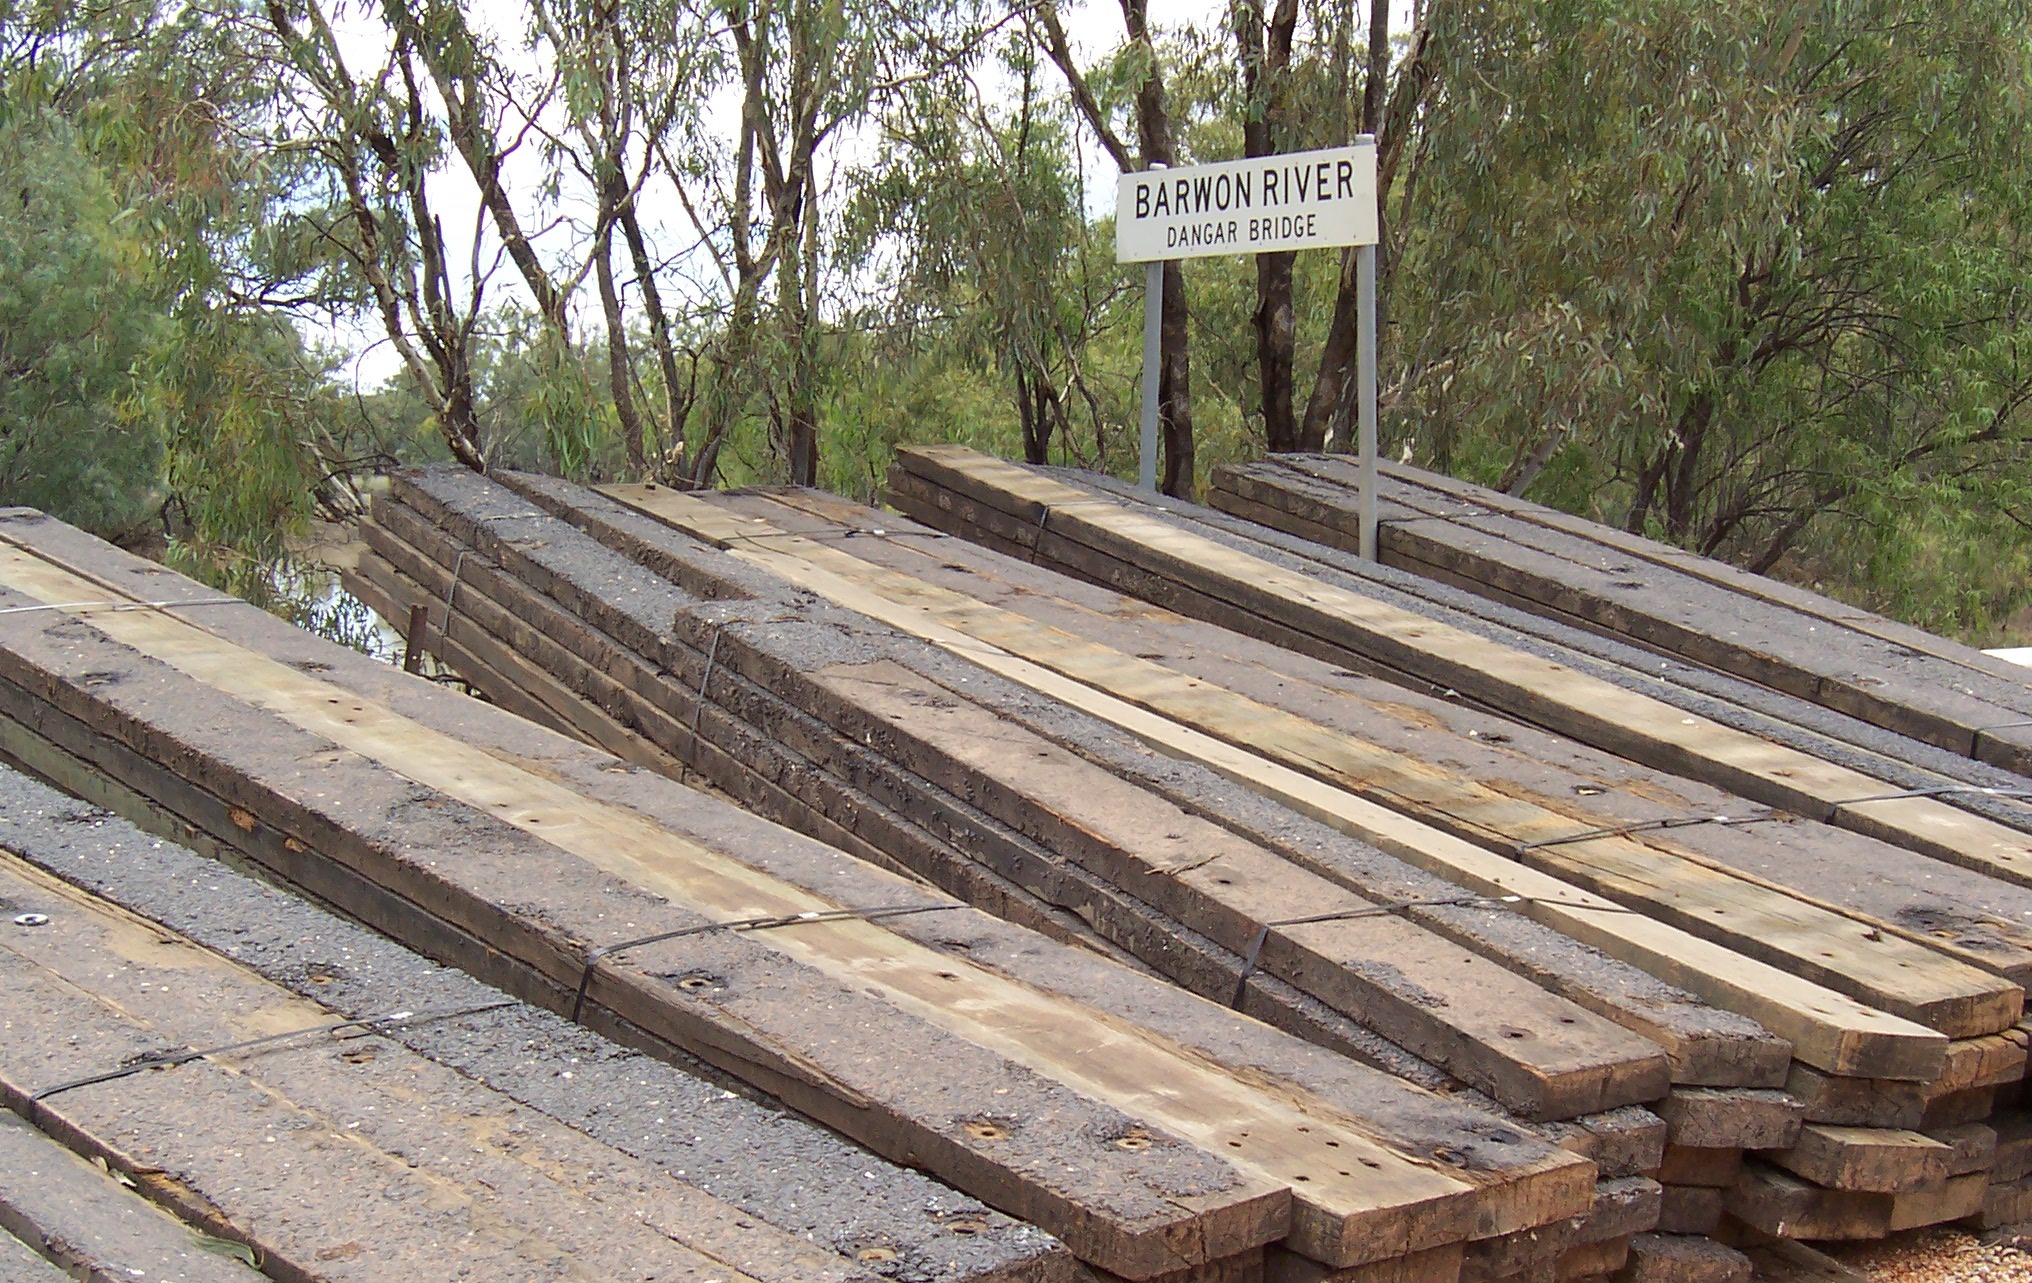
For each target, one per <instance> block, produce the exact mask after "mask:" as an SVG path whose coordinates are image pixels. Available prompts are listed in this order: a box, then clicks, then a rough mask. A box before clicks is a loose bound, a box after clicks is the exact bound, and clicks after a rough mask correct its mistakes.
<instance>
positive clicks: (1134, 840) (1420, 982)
mask: <svg viewBox="0 0 2032 1283" xmlns="http://www.w3.org/2000/svg"><path fill="white" fill-rule="evenodd" d="M813 676H814V679H815V680H817V681H818V682H820V683H821V684H822V685H824V686H825V687H826V688H827V689H829V690H832V691H833V692H835V693H836V694H838V695H840V696H841V697H842V698H844V699H846V700H848V701H850V702H851V703H853V704H854V705H855V706H857V707H860V708H864V709H866V710H868V711H869V712H870V713H871V714H873V715H875V716H878V717H886V718H888V719H889V720H891V721H892V722H894V723H895V724H896V730H897V733H898V734H899V735H908V736H910V737H912V738H913V739H916V740H918V741H920V742H922V743H923V744H925V745H926V746H928V747H929V748H931V749H932V750H934V751H936V752H938V753H940V754H943V755H945V756H946V757H948V758H949V759H950V760H952V761H954V762H956V763H961V764H963V765H965V766H968V767H970V768H972V769H974V770H977V771H979V772H980V773H981V774H982V776H983V777H985V778H988V779H1012V778H1015V779H1024V780H1029V781H1034V788H1035V790H1036V793H1037V795H1038V796H1040V797H1051V798H1057V799H1060V800H1059V801H1057V802H1055V803H1054V804H1053V805H1054V808H1055V811H1056V818H1057V819H1058V820H1059V821H1060V822H1062V823H1063V824H1065V825H1066V826H1067V827H1068V829H1069V830H1071V832H1072V833H1073V834H1076V835H1077V837H1078V838H1079V839H1080V840H1079V841H1078V842H1077V843H1075V842H1073V841H1063V842H1058V843H1055V844H1054V845H1055V846H1056V847H1057V849H1059V850H1061V851H1062V852H1063V853H1064V854H1066V855H1067V856H1068V858H1075V859H1085V860H1097V859H1098V858H1100V856H1099V853H1100V852H1118V853H1119V854H1120V860H1119V863H1117V864H1110V865H1109V866H1108V867H1106V868H1103V869H1100V870H1097V871H1098V872H1100V873H1102V875H1103V876H1104V877H1106V878H1107V880H1108V881H1110V882H1111V883H1113V884H1115V885H1118V886H1121V887H1123V888H1125V889H1127V890H1130V891H1131V892H1132V893H1133V894H1135V895H1137V897H1138V898H1140V899H1142V900H1144V901H1146V902H1148V903H1152V904H1155V905H1157V906H1158V907H1159V908H1160V909H1163V910H1165V911H1166V912H1169V913H1171V914H1172V915H1173V916H1175V917H1177V918H1179V919H1180V920H1181V921H1183V922H1185V924H1186V925H1187V926H1190V927H1192V928H1193V929H1195V930H1197V931H1199V932H1201V933H1202V934H1205V935H1207V936H1209V937H1210V938H1212V939H1213V940H1214V941H1216V942H1217V943H1220V944H1222V945H1225V946H1226V947H1227V948H1229V949H1232V950H1234V951H1235V952H1237V953H1241V954H1244V955H1245V956H1250V955H1253V956H1255V957H1256V958H1257V959H1258V965H1260V966H1261V967H1262V968H1263V969H1265V970H1267V971H1270V972H1272V973H1273V974H1276V975H1278V976H1280V977H1282V978H1284V979H1285V980H1287V981H1289V982H1291V983H1292V984H1295V985H1297V986H1298V987H1299V988H1301V989H1303V990H1305V991H1307V992H1309V993H1311V994H1312V995H1313V996H1315V997H1317V998H1319V999H1320V1000H1321V1001H1322V1002H1325V1003H1327V1004H1328V1005H1329V1006H1332V1007H1334V1008H1335V1009H1337V1010H1340V1011H1343V1012H1347V1013H1348V1014H1350V1015H1354V1016H1357V1017H1360V1018H1361V1019H1362V1021H1363V1023H1364V1024H1367V1025H1369V1027H1371V1028H1373V1029H1375V1030H1377V1032H1379V1033H1382V1034H1383V1035H1384V1036H1386V1037H1388V1038H1390V1039H1391V1040H1392V1041H1393V1042H1395V1043H1397V1044H1398V1045H1399V1046H1402V1047H1404V1048H1405V1049H1407V1050H1409V1051H1411V1052H1412V1053H1414V1054H1415V1055H1418V1056H1421V1057H1424V1058H1425V1059H1427V1060H1430V1061H1432V1062H1433V1063H1434V1064H1437V1065H1439V1066H1441V1067H1442V1068H1445V1069H1447V1070H1448V1071H1449V1072H1451V1073H1453V1074H1455V1075H1456V1076H1457V1077H1460V1078H1462V1079H1463V1080H1465V1081H1467V1082H1470V1083H1473V1084H1474V1085H1475V1086H1477V1087H1479V1088H1481V1089H1482V1090H1483V1091H1485V1092H1487V1093H1488V1094H1489V1095H1491V1096H1493V1097H1494V1098H1495V1099H1497V1100H1498V1101H1500V1102H1501V1103H1502V1104H1504V1105H1505V1106H1507V1107H1509V1108H1511V1109H1513V1110H1516V1111H1518V1112H1519V1113H1520V1114H1521V1115H1522V1116H1523V1117H1525V1118H1528V1119H1533V1120H1542V1119H1547V1118H1573V1117H1578V1116H1580V1115H1581V1114H1587V1113H1596V1112H1599V1111H1601V1110H1604V1109H1614V1108H1617V1107H1619V1106H1622V1105H1628V1104H1637V1103H1641V1102H1643V1101H1648V1100H1656V1099H1657V1098H1658V1097H1659V1096H1660V1095H1662V1094H1664V1092H1665V1090H1666V1087H1667V1086H1668V1084H1669V1078H1668V1075H1667V1070H1666V1064H1665V1058H1664V1055H1663V1054H1662V1053H1661V1052H1660V1051H1659V1050H1658V1048H1657V1047H1656V1045H1655V1044H1653V1043H1651V1042H1649V1041H1647V1040H1645V1039H1642V1038H1639V1037H1637V1036H1636V1035H1633V1034H1631V1033H1629V1032H1628V1031H1626V1030H1623V1029H1621V1028H1619V1027H1617V1026H1616V1025H1613V1024H1610V1023H1609V1022H1608V1021H1607V1020H1604V1019H1602V1018H1601V1017H1599V1016H1596V1015H1593V1014H1592V1013H1590V1012H1588V1011H1585V1010H1583V1009H1582V1008H1580V1007H1577V1006H1575V1005H1574V1004H1572V1003H1570V1002H1567V1001H1566V1000H1564V999H1562V998H1558V997H1556V996H1554V995H1552V994H1549V993H1546V992H1545V991H1544V990H1542V989H1539V988H1538V987H1537V986H1535V985H1533V984H1531V983H1530V982H1529V981H1527V980H1524V979H1523V978H1522V977H1519V976H1516V975H1513V974H1511V973H1510V972H1508V971H1506V970H1504V969H1503V968H1501V967H1499V966H1497V965H1496V964H1495V963H1493V962H1490V961H1488V960H1487V959H1485V958H1482V957H1479V956H1477V955H1475V954H1470V953H1467V952H1466V951H1465V950H1463V949H1462V948H1461V947H1460V946H1459V945H1455V944H1451V943H1448V942H1445V941H1442V940H1441V939H1440V938H1439V937H1437V936H1434V935H1432V934H1431V933H1430V932H1427V931H1425V930H1424V929H1422V928H1420V927H1418V926H1417V925H1415V924H1413V923H1410V922H1405V921H1402V920H1399V919H1397V918H1394V917H1392V916H1389V915H1387V914H1386V915H1383V916H1374V915H1375V914H1376V906H1375V905H1374V903H1373V902H1371V901H1368V900H1364V899H1362V898H1361V897H1359V896H1356V895H1354V894H1353V893H1352V892H1349V891H1347V890H1345V889H1344V888H1342V887H1339V886H1336V885H1334V884H1332V883H1330V882H1328V881H1326V880H1325V879H1324V878H1320V877H1318V876H1316V875H1314V874H1311V873H1308V872H1306V871H1305V870H1303V869H1301V868H1299V867H1297V866H1296V865H1294V864H1292V863H1290V862H1289V861H1286V860H1282V859H1280V858H1278V857H1276V856H1275V855H1273V854H1271V853H1270V852H1267V851H1265V850H1263V849H1262V848H1261V847H1258V846H1256V845H1255V844H1253V843H1250V842H1247V841H1245V840H1243V839H1242V838H1239V837H1237V836H1236V835H1234V834H1232V833H1230V832H1228V831H1227V830H1226V829H1223V828H1221V827H1219V826H1218V825H1215V824H1213V823H1210V822H1209V821H1207V820H1204V819H1201V818H1200V817H1198V816H1196V815H1193V814H1191V813H1189V812H1187V811H1184V810H1181V809H1179V808H1176V807H1173V806H1170V805H1169V804H1167V803H1164V802H1162V801H1161V800H1158V799H1153V798H1151V797H1150V796H1149V795H1148V794H1147V793H1144V792H1143V791H1142V790H1140V789H1138V788H1137V787H1136V786H1134V785H1133V784H1130V783H1127V782H1125V781H1122V780H1119V779H1116V778H1115V777H1114V776H1112V775H1110V774H1109V773H1108V772H1106V771H1104V770H1102V769H1101V768H1100V767H1098V766H1095V765H1094V764H1093V763H1091V762H1089V761H1087V760H1086V759H1085V758H1083V757H1080V756H1078V755H1077V754H1075V753H1072V752H1070V751H1068V750H1066V749H1064V748H1061V747H1060V746H1058V745H1056V744H1053V743H1051V742H1050V741H1048V740H1045V739H1043V738H1042V737H1040V736H1037V735H1034V734H1031V733H1030V732H1028V731H1025V730H1023V729H1022V728H1020V727H1017V726H1014V725H1012V724H1010V723H1008V722H1006V721H1004V720H1002V719H1001V718H998V717H996V716H995V715H994V714H993V713H991V712H990V711H988V710H986V709H983V708H981V707H979V706H977V705H973V704H968V703H965V702H963V701H962V700H961V699H960V698H959V697H957V696H956V695H955V694H953V693H949V692H947V691H946V690H945V689H944V688H942V687H939V686H937V685H935V684H933V683H931V682H930V681H928V680H926V679H924V678H922V677H919V676H918V675H917V674H915V673H912V672H910V671H908V670H906V669H904V668H902V667H901V666H900V665H896V664H890V663H878V664H872V665H838V666H835V667H833V668H829V669H826V670H824V671H822V672H819V673H816V674H814V675H813ZM1350 912H1352V913H1368V914H1370V915H1371V916H1368V917H1360V918H1355V919H1351V920H1347V921H1331V920H1322V921H1314V922H1293V923H1288V924H1284V925H1273V924H1276V923H1279V922H1280V921H1281V920H1283V919H1287V918H1292V917H1313V916H1319V917H1324V915H1328V914H1333V913H1350ZM1371 975H1373V976H1376V977H1378V978H1379V979H1380V980H1382V981H1383V982H1384V983H1380V984H1376V983H1370V982H1368V981H1366V980H1365V979H1364V977H1366V976H1371ZM1442 994H1443V995H1444V998H1443V999H1442V1000H1440V1001H1433V998H1434V996H1435V995H1442Z"/></svg>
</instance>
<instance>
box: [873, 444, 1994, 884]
mask: <svg viewBox="0 0 2032 1283" xmlns="http://www.w3.org/2000/svg"><path fill="white" fill-rule="evenodd" d="M899 458H900V459H902V460H904V466H906V467H913V468H914V467H918V466H920V465H919V462H918V461H920V460H921V461H922V463H923V464H924V465H928V469H929V470H935V471H938V472H940V473H941V474H958V475H960V476H963V477H966V478H968V479H970V480H971V481H973V482H974V483H975V484H976V485H977V486H979V487H985V488H988V489H991V490H994V491H997V492H999V493H1001V494H1005V495H1007V496H1008V497H1009V501H1010V503H1011V504H1013V505H1015V506H1017V507H1023V508H1026V509H1027V510H1028V511H1029V514H1030V516H1031V519H1032V520H1036V519H1037V516H1038V514H1039V513H1047V514H1048V516H1049V524H1050V528H1051V530H1052V531H1054V532H1056V533H1057V534H1058V535H1059V536H1060V537H1062V538H1074V539H1077V540H1078V541H1080V542H1083V543H1088V546H1092V547H1095V548H1096V549H1097V550H1098V551H1102V552H1104V553H1109V554H1110V555H1112V551H1111V550H1113V549H1116V548H1120V549H1124V550H1127V549H1133V550H1134V551H1135V553H1136V555H1137V557H1138V558H1139V559H1140V560H1139V563H1138V564H1140V565H1143V566H1144V568H1145V569H1150V570H1153V571H1154V572H1156V573H1162V574H1176V575H1177V576H1178V577H1179V578H1180V582H1186V583H1198V582H1201V581H1213V580H1217V581H1218V582H1219V584H1220V585H1221V587H1222V588H1223V589H1224V590H1227V591H1232V592H1235V593H1239V594H1241V595H1243V596H1246V597H1247V598H1249V599H1250V601H1252V602H1258V603H1261V604H1262V606H1263V609H1264V611H1266V612H1274V611H1282V612H1288V617H1287V618H1285V619H1283V620H1281V621H1280V622H1282V623H1283V624H1285V625H1286V626H1303V627H1309V628H1312V629H1316V630H1317V632H1318V635H1319V636H1321V637H1322V638H1323V639H1326V640H1330V641H1333V642H1335V643H1337V644H1343V645H1347V646H1349V647H1350V648H1351V649H1353V650H1355V651H1356V652H1358V653H1374V654H1376V655H1378V656H1379V657H1380V658H1382V659H1383V660H1384V662H1386V663H1391V664H1392V666H1394V667H1399V668H1400V669H1402V670H1404V671H1412V672H1416V673H1417V674H1418V676H1420V677H1421V678H1422V679H1424V680H1427V681H1434V682H1438V683H1440V684H1442V685H1446V686H1449V687H1452V688H1453V689H1456V690H1459V691H1460V692H1461V693H1462V694H1464V695H1468V696H1470V697H1472V698H1476V699H1480V700H1483V701H1484V702H1486V703H1488V704H1490V705H1491V706H1492V707H1495V708H1498V709H1504V710H1507V711H1510V712H1512V713H1513V714H1515V715H1517V716H1521V717H1523V718H1525V720H1527V721H1532V722H1536V723H1538V724H1540V725H1544V726H1547V727H1550V728H1551V729H1554V730H1558V731H1562V732H1564V733H1567V734H1571V735H1575V736H1577V737H1578V738H1580V739H1583V740H1585V741H1587V742H1589V743H1592V744H1595V745H1596V746H1597V747H1601V748H1606V749H1610V750H1612V751H1614V752H1618V753H1622V754H1624V755H1625V756H1628V757H1631V758H1633V759H1635V760H1637V761H1641V762H1645V763H1646V764H1648V765H1653V766H1658V767H1662V768H1664V769H1666V770H1672V771H1677V772H1679V773H1682V774H1687V775H1691V776H1694V777H1696V778H1701V779H1706V780H1707V781H1708V782H1710V783H1713V784H1718V785H1720V786H1722V787H1724V788H1727V789H1729V790H1731V791H1732V792H1735V793H1738V794H1741V795H1742V796H1744V797H1747V798H1750V799H1752V800H1754V801H1759V802H1763V803H1766V804H1767V805H1772V806H1780V807H1784V808H1785V809H1787V810H1792V811H1796V812H1798V813H1799V814H1802V815H1809V816H1813V817H1814V818H1817V819H1822V820H1825V821H1827V822H1829V823H1832V824H1836V825H1839V826H1841V827H1845V828H1853V829H1855V830H1856V831H1857V832H1862V833H1868V834H1870V835H1871V836H1873V837H1880V838H1883V839H1885V840H1886V841H1890V842H1894V843H1897V844H1899V845H1902V846H1908V847H1910V848H1911V849H1913V850H1917V851H1921V852H1923V853H1925V854H1928V855H1932V856H1934V857H1935V858H1938V859H1943V860H1947V861H1949V862H1951V863H1955V864H1960V865H1962V866H1963V867H1966V868H1972V869H1975V870H1976V871H1977V872H1981V873H1988V874H1991V875H1992V876H1996V877H2002V878H2006V879H2008V880H2010V881H2014V882H2018V883H2019V884H2021V885H2032V837H2028V836H2027V835H2026V834H2023V833H2020V832H2018V831H2016V830H2014V829H2010V828H2007V827H2005V826H2003V825H2000V824H1997V823H1995V822H1993V821H1990V820H1986V819H1983V818H1982V817H1980V816H1976V815H1972V814H1970V813H1968V812H1965V811H1960V810H1957V809H1956V808H1954V807H1951V806H1947V805H1945V804H1943V803H1941V802H1938V801H1935V800H1933V799H1931V798H1886V796H1885V795H1887V794H1894V793H1900V792H1902V791H1903V790H1900V789H1897V788H1894V787H1892V786H1890V785H1887V784H1886V783H1884V782H1883V781H1882V780H1878V779H1874V778H1872V777H1870V776H1868V775H1864V774H1862V773H1861V772H1859V771H1854V770H1850V769H1848V768H1846V767H1842V766H1839V765H1836V764H1834V763H1831V762H1826V761H1822V760H1821V759H1819V758H1816V757H1813V756H1811V755H1809V754H1806V753H1802V752H1799V751H1798V750H1796V749H1791V748H1787V747H1785V746H1783V745H1779V744H1775V743H1772V742H1770V741H1768V740H1764V739H1760V738H1758V737H1756V736H1753V735H1750V734H1747V733H1745V732H1742V731H1737V730H1735V729H1733V728H1730V727H1726V726H1723V725H1721V724H1720V723H1718V722H1714V721H1711V720H1709V719H1707V718H1703V717H1698V716H1695V715H1692V714H1689V713H1685V712H1683V711H1682V710H1680V709H1676V708H1672V707H1671V706H1669V705H1666V704H1664V703H1661V702H1659V701H1657V700H1654V699H1651V698H1650V697H1648V696H1645V695H1640V694H1638V693H1636V692H1633V691H1626V690H1624V689H1622V688H1621V687H1618V686H1616V685H1614V684H1613V683H1610V682H1607V681H1603V680H1601V679H1599V678H1595V677H1590V676H1588V675H1586V674H1583V673H1577V672H1574V671H1573V670H1571V669H1569V668H1567V667H1566V666H1564V665H1561V664H1557V663H1554V662H1552V661H1550V660H1545V659H1541V658H1539V657H1537V656H1535V655H1531V654H1528V653H1526V652H1524V651H1520V650H1516V649H1514V648H1511V647H1507V646H1504V645H1502V644H1500V643H1498V642H1494V641H1490V640H1488V639H1487V638H1482V637H1476V636H1473V635H1472V634H1469V633H1465V632H1462V631H1461V630H1459V629H1457V628H1453V627H1451V626H1449V625H1446V624H1442V623H1439V622H1438V621H1435V620H1431V619H1426V618H1423V617H1421V616H1418V615H1415V614H1412V613H1410V612H1409V611H1405V610H1401V609H1398V608H1396V607H1393V606H1388V605H1385V604H1384V603H1382V602H1379V601H1376V600H1373V599H1371V598H1367V597H1363V596H1360V595H1358V594H1356V593H1352V592H1349V591H1346V590H1344V589H1341V588H1337V587H1334V586H1332V585H1329V584H1324V583H1321V582H1320V581H1318V580H1315V579H1312V578H1310V577H1309V576H1306V575H1303V574H1300V573H1298V572H1295V571H1291V570H1287V569H1285V568H1284V567H1282V566H1279V565H1277V564H1275V563H1273V562H1269V561H1265V560H1264V559H1262V558H1260V557H1252V556H1250V555H1248V554H1247V553H1243V552H1239V551H1237V550H1236V549H1233V548H1230V547H1228V546H1227V545H1225V544H1221V543H1218V542H1216V541H1214V540H1211V539H1207V538H1204V537H1202V536H1199V535H1195V534H1192V533H1190V532H1188V531H1184V530H1181V529H1179V528H1178V527H1176V526H1174V525H1172V524H1170V523H1168V522H1165V521H1162V520H1160V519H1158V518H1155V517H1152V516H1148V515H1145V514H1143V513H1139V512H1134V511H1131V510H1129V509H1127V508H1124V507H1123V506H1121V505H1119V504H1115V503H1110V502H1106V501H1104V500H1101V499H1098V498H1096V497H1095V495H1093V494H1092V493H1091V492H1088V491H1084V490H1079V489H1076V488H1074V487H1072V486H1068V485H1065V484H1063V483H1061V482H1058V481H1055V480H1053V479H1051V478H1049V477H1044V476H1040V475H1038V474H1036V473H1034V472H1030V471H1028V470H1026V469H1023V468H1019V467H1017V466H1015V465H1013V464H1007V463H1003V462H1001V461H999V460H995V459H991V458H989V457H987V456H985V455H981V454H979V453H977V452H974V451H971V450H967V449H965V448H964V447H953V446H911V447H905V448H904V449H903V450H901V451H899ZM1016 515H1018V516H1022V515H1024V514H1023V513H1017V514H1016ZM1869 798H1880V799H1884V800H1879V801H1864V800H1862V799H1869Z"/></svg>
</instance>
